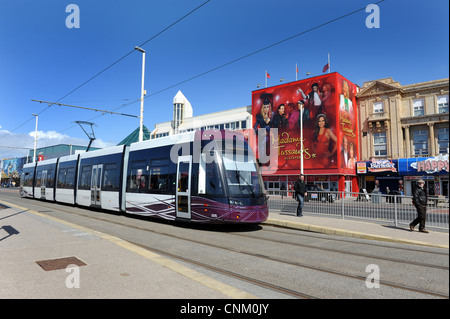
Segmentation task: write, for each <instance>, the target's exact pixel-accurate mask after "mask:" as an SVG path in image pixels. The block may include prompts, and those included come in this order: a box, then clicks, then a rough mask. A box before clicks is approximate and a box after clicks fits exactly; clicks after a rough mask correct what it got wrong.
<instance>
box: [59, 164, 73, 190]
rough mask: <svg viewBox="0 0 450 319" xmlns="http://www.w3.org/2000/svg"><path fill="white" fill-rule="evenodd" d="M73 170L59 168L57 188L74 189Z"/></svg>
mask: <svg viewBox="0 0 450 319" xmlns="http://www.w3.org/2000/svg"><path fill="white" fill-rule="evenodd" d="M74 182H75V168H73V167H69V168H61V169H60V170H59V174H58V184H57V187H58V188H74V187H73V186H74Z"/></svg>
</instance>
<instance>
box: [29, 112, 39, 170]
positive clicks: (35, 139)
mask: <svg viewBox="0 0 450 319" xmlns="http://www.w3.org/2000/svg"><path fill="white" fill-rule="evenodd" d="M31 115H33V116H35V117H36V128H35V129H34V154H33V163H35V162H36V144H37V127H38V118H39V116H38V115H37V114H34V113H33V114H31Z"/></svg>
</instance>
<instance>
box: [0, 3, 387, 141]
mask: <svg viewBox="0 0 450 319" xmlns="http://www.w3.org/2000/svg"><path fill="white" fill-rule="evenodd" d="M209 1H210V0H208V1H206V2H204V3H203V4H201V5H200V6H198V7H197V8H195V9H194V10H192V11H191V12H189V13H188V14H186V15H185V16H183V17H182V18H180V19H178V20H177V21H176V22H174V23H173V24H171V25H170V26H168V27H167V28H165V29H164V30H162V31H161V32H159V33H158V34H156V35H155V36H153V37H152V38H150V39H148V40H147V41H145V42H143V43H142V44H141V45H140V46H143V45H144V44H146V43H148V42H149V41H151V40H152V39H154V38H155V37H156V36H158V35H160V34H161V33H163V32H164V31H166V30H167V29H168V28H170V27H171V26H173V25H174V24H176V23H178V22H179V21H181V20H182V19H184V18H185V17H187V16H188V15H190V14H191V13H193V12H195V11H196V10H198V9H199V8H201V7H202V6H204V5H205V4H206V3H208V2H209ZM384 1H386V0H380V1H378V2H375V3H374V4H377V5H378V4H380V3H382V2H384ZM365 10H366V6H364V7H362V8H359V9H356V10H354V11H351V12H349V13H346V14H344V15H341V16H339V17H337V18H334V19H331V20H328V21H326V22H323V23H321V24H318V25H316V26H314V27H311V28H309V29H307V30H305V31H302V32H300V33H297V34H294V35H292V36H290V37H288V38H285V39H283V40H280V41H277V42H275V43H272V44H270V45H267V46H265V47H263V48H261V49H258V50H256V51H253V52H251V53H248V54H246V55H243V56H241V57H239V58H236V59H233V60H231V61H229V62H226V63H224V64H221V65H219V66H217V67H214V68H212V69H209V70H207V71H204V72H202V73H199V74H197V75H194V76H192V77H190V78H188V79H186V80H183V81H180V82H178V83H175V84H173V85H170V86H168V87H166V88H164V89H161V90H159V91H155V92H153V93H151V94H148V95H146V96H145V97H144V99H147V98H149V97H152V96H155V95H157V94H159V93H162V92H164V91H167V90H169V89H171V88H174V87H176V86H179V85H182V84H184V83H187V82H189V81H192V80H194V79H197V78H199V77H202V76H204V75H206V74H209V73H212V72H214V71H217V70H219V69H222V68H224V67H226V66H229V65H231V64H234V63H236V62H239V61H241V60H244V59H246V58H248V57H251V56H253V55H256V54H258V53H260V52H263V51H265V50H268V49H270V48H273V47H275V46H277V45H280V44H282V43H285V42H287V41H289V40H292V39H294V38H297V37H299V36H301V35H304V34H307V33H309V32H312V31H314V30H317V29H319V28H322V27H324V26H327V25H329V24H332V23H334V22H337V21H339V20H342V19H344V18H347V17H349V16H352V15H354V14H356V13H358V12H361V11H365ZM133 51H134V49H133V50H132V51H130V52H129V53H127V54H126V55H125V56H123V57H122V58H120V59H119V60H117V61H116V62H114V63H113V64H111V65H110V66H109V67H107V68H105V69H104V70H102V71H101V72H99V73H98V74H96V75H94V76H93V77H92V78H91V79H89V80H87V81H86V82H84V83H83V84H82V85H80V86H79V87H77V88H75V89H74V90H72V91H71V92H69V93H68V94H66V95H65V96H63V97H62V98H61V99H63V98H65V97H67V96H68V95H70V94H71V93H73V92H75V90H77V89H78V88H80V87H81V86H83V85H85V84H87V83H88V82H90V81H91V80H92V79H94V78H95V77H97V76H98V75H100V74H101V73H103V72H104V71H106V70H107V69H109V68H110V67H112V66H113V65H115V64H116V63H118V62H120V61H121V60H122V59H124V58H125V57H126V56H128V55H129V54H131V53H132V52H133ZM61 99H59V100H58V101H56V102H59V101H60V100H61ZM139 101H140V99H136V100H134V101H131V102H129V103H126V104H123V105H121V106H119V107H117V108H115V109H114V111H116V110H118V109H121V108H124V107H126V106H129V105H132V104H134V103H137V102H139ZM45 110H46V109H45ZM45 110H43V111H41V113H42V112H44V111H45ZM39 114H40V113H39ZM102 115H104V114H102ZM102 115H99V116H102ZM99 116H97V117H95V118H98V117H99ZM21 126H23V125H21ZM72 127H73V126H72ZM70 128H71V127H70ZM68 129H69V128H67V129H64V130H62V131H60V132H63V131H66V130H68ZM0 138H1V137H0Z"/></svg>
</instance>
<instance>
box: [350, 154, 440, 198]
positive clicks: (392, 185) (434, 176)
mask: <svg viewBox="0 0 450 319" xmlns="http://www.w3.org/2000/svg"><path fill="white" fill-rule="evenodd" d="M356 173H357V174H358V179H359V180H360V183H361V185H363V188H365V189H366V190H367V191H368V192H372V191H373V190H374V188H375V186H377V185H378V187H379V189H380V191H381V192H382V193H383V194H389V193H391V194H392V193H394V194H395V193H396V192H399V193H400V194H402V195H403V194H404V195H407V196H412V194H413V191H414V189H415V187H416V183H417V181H418V180H419V179H423V180H424V181H425V184H426V188H427V191H428V195H429V196H444V197H447V198H448V197H449V161H448V154H445V155H442V154H439V155H438V156H435V157H419V158H400V159H398V160H372V161H366V162H357V168H356Z"/></svg>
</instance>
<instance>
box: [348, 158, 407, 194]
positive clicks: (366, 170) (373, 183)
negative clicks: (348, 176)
mask: <svg viewBox="0 0 450 319" xmlns="http://www.w3.org/2000/svg"><path fill="white" fill-rule="evenodd" d="M356 173H357V174H358V179H359V182H360V184H361V186H362V188H364V189H366V191H367V192H368V193H371V192H373V191H374V190H375V188H376V187H377V188H378V190H379V191H380V192H381V193H383V194H390V193H392V192H393V193H394V194H395V193H396V192H399V193H400V194H402V193H403V192H404V186H403V178H402V176H401V175H400V174H399V169H398V160H386V159H384V160H376V159H373V160H372V161H366V162H357V163H356Z"/></svg>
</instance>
